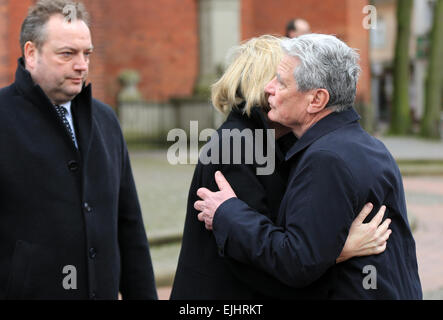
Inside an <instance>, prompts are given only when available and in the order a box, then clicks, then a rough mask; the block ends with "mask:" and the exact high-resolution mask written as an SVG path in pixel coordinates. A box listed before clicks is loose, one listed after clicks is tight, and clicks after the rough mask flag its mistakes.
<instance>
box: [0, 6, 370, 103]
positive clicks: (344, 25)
mask: <svg viewBox="0 0 443 320" xmlns="http://www.w3.org/2000/svg"><path fill="white" fill-rule="evenodd" d="M34 2H35V0H20V1H17V0H0V86H4V85H6V84H8V83H10V82H11V81H12V80H13V78H14V72H15V68H16V60H17V58H18V57H19V56H20V48H19V44H18V38H19V31H20V26H21V23H22V21H23V19H24V17H25V16H26V13H27V8H28V7H29V5H30V4H31V3H34ZM367 2H368V1H367V0H322V1H318V0H298V1H294V0H260V1H258V0H241V19H242V23H241V30H240V32H241V38H242V39H247V38H250V37H252V36H256V35H260V34H264V33H272V34H281V35H282V34H283V33H284V29H285V26H286V22H287V21H288V20H289V19H291V18H293V17H300V18H304V19H306V20H308V21H309V22H310V24H311V26H312V30H313V31H314V32H320V33H333V34H336V35H337V36H339V37H340V38H342V39H343V40H345V41H347V42H348V44H349V45H350V46H352V47H354V48H358V49H360V54H361V57H362V61H361V64H362V68H363V74H362V78H361V80H360V83H359V92H358V94H359V95H360V96H362V97H363V98H364V99H365V100H366V101H368V100H369V97H370V94H369V92H370V71H369V60H368V59H369V57H368V41H369V34H368V32H367V30H364V29H363V27H362V24H361V22H362V19H363V16H364V15H363V13H362V8H363V6H364V5H366V4H367ZM84 3H85V5H86V7H87V9H88V10H89V11H90V13H91V22H92V28H91V30H92V37H93V43H94V46H95V51H94V54H93V56H92V62H91V74H90V81H91V82H92V83H93V92H94V95H95V97H97V98H98V99H101V100H104V101H105V102H107V103H109V104H111V105H115V100H116V95H117V92H118V90H119V83H118V81H117V75H118V74H119V73H120V72H121V71H122V70H123V69H126V68H132V69H137V70H138V71H139V72H140V74H141V83H140V84H139V88H140V90H141V92H142V95H143V96H144V97H145V99H147V100H150V101H164V100H167V99H168V98H170V97H173V96H188V95H190V94H191V93H192V90H193V87H194V84H195V81H196V80H197V76H198V59H199V57H198V51H199V49H198V25H197V24H198V5H197V3H198V0H161V1H154V0H128V1H121V0H84Z"/></svg>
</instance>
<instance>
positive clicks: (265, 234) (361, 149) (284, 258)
mask: <svg viewBox="0 0 443 320" xmlns="http://www.w3.org/2000/svg"><path fill="white" fill-rule="evenodd" d="M358 120H359V116H358V115H357V113H356V112H355V111H354V109H353V108H350V109H349V110H347V111H344V112H340V113H332V114H330V115H328V116H327V117H325V118H323V119H321V120H320V121H319V122H317V123H316V124H315V125H314V126H312V127H311V128H310V129H309V130H308V131H307V132H306V133H305V134H304V135H303V136H302V137H301V138H300V139H299V140H298V141H297V142H296V143H295V144H294V146H293V147H292V148H291V149H290V150H289V152H288V153H287V154H286V159H287V161H288V163H289V164H290V166H291V169H290V174H289V179H288V187H287V189H286V193H285V195H284V197H283V199H282V203H281V206H280V212H279V214H278V217H277V219H276V221H275V223H273V221H271V220H270V219H268V218H267V217H266V216H264V215H261V214H259V213H258V212H256V210H254V209H252V208H250V207H248V205H247V204H246V203H244V202H243V201H241V200H240V199H242V198H241V196H239V199H237V198H232V199H229V200H227V201H225V202H224V203H222V204H221V206H220V207H219V208H218V209H217V211H216V212H215V216H214V220H213V229H214V234H215V238H216V241H217V245H218V248H219V252H220V253H222V254H224V255H225V256H228V257H232V258H235V259H237V260H238V261H241V262H243V263H249V264H253V265H256V266H259V267H260V268H262V269H263V270H266V271H267V272H268V273H269V274H270V275H273V276H274V277H275V278H277V279H279V280H281V281H282V282H284V283H285V284H287V285H289V286H293V287H296V288H301V290H302V291H310V293H312V292H314V295H313V296H312V297H313V298H317V299H421V298H422V289H421V284H420V278H419V275H418V266H417V255H416V250H415V241H414V238H413V236H412V232H411V229H410V226H409V222H408V217H407V210H406V201H405V194H404V190H403V183H402V177H401V174H400V171H399V169H398V166H397V164H396V162H395V160H394V159H393V157H392V155H391V154H390V153H389V151H388V150H387V149H386V147H385V146H384V145H383V143H382V142H380V141H379V140H377V139H376V138H374V137H372V136H370V135H369V134H367V133H366V132H365V131H364V130H363V129H362V128H361V126H360V124H359V123H358ZM228 180H229V179H228ZM366 202H372V203H373V204H374V207H375V208H379V207H380V206H381V205H383V204H384V205H386V207H387V210H386V213H385V218H390V219H391V220H392V223H391V225H390V229H391V230H392V234H391V236H390V238H389V240H388V243H387V248H386V251H384V252H383V253H381V254H378V255H371V256H365V257H354V258H352V259H349V260H347V261H345V262H343V263H338V264H336V263H335V260H336V258H337V257H338V256H339V254H340V252H341V251H342V249H343V246H344V243H345V241H346V238H347V235H348V232H349V228H350V226H351V223H352V221H353V220H354V219H355V216H356V213H358V212H360V210H361V209H362V207H363V206H364V205H365V203H366ZM373 211H374V212H373V213H372V214H370V215H369V216H368V217H367V220H369V219H371V218H372V217H373V216H374V214H375V212H376V211H377V210H373ZM314 287H316V288H315V289H314V290H313V291H311V290H312V289H313V288H314Z"/></svg>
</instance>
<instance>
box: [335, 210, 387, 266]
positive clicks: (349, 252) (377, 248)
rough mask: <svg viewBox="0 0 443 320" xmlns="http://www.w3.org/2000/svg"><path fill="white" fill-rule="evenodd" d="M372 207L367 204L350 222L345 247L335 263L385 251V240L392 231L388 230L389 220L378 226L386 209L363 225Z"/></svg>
mask: <svg viewBox="0 0 443 320" xmlns="http://www.w3.org/2000/svg"><path fill="white" fill-rule="evenodd" d="M373 207H374V206H373V204H372V203H367V204H366V205H365V206H364V207H363V209H362V210H361V212H360V213H359V214H358V216H357V217H356V218H355V220H354V221H353V222H352V225H351V229H350V230H349V234H348V237H347V238H346V242H345V246H344V247H343V250H342V252H341V254H340V256H339V257H338V258H337V260H336V263H339V262H343V261H346V260H348V259H350V258H352V257H358V256H369V255H372V254H379V253H382V252H383V251H385V249H386V243H387V240H388V238H389V236H390V234H391V233H392V230H390V229H388V227H389V224H390V223H391V219H386V220H385V221H384V222H383V223H382V224H380V223H381V221H382V219H383V216H384V214H385V211H386V207H385V206H382V207H381V208H380V210H379V211H378V213H377V214H376V215H375V216H374V218H372V220H371V221H370V222H368V223H363V221H364V220H365V218H366V217H367V216H368V215H369V214H370V213H371V211H372V208H373Z"/></svg>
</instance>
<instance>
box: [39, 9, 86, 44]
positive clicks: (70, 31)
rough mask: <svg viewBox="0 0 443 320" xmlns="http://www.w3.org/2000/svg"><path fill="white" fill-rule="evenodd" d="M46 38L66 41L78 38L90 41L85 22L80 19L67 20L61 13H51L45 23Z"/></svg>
mask: <svg viewBox="0 0 443 320" xmlns="http://www.w3.org/2000/svg"><path fill="white" fill-rule="evenodd" d="M45 29H46V34H47V39H48V40H58V41H66V42H69V41H70V40H80V41H91V32H90V30H89V27H88V26H87V24H86V23H85V22H84V21H83V20H80V19H77V20H72V21H71V22H69V21H68V20H67V19H66V18H65V17H63V15H58V14H57V15H53V16H51V17H50V18H49V20H48V22H47V24H46V28H45Z"/></svg>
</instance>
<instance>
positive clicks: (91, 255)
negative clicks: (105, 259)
mask: <svg viewBox="0 0 443 320" xmlns="http://www.w3.org/2000/svg"><path fill="white" fill-rule="evenodd" d="M96 255H97V251H96V250H95V248H89V257H90V258H91V259H94V258H95V256H96Z"/></svg>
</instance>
